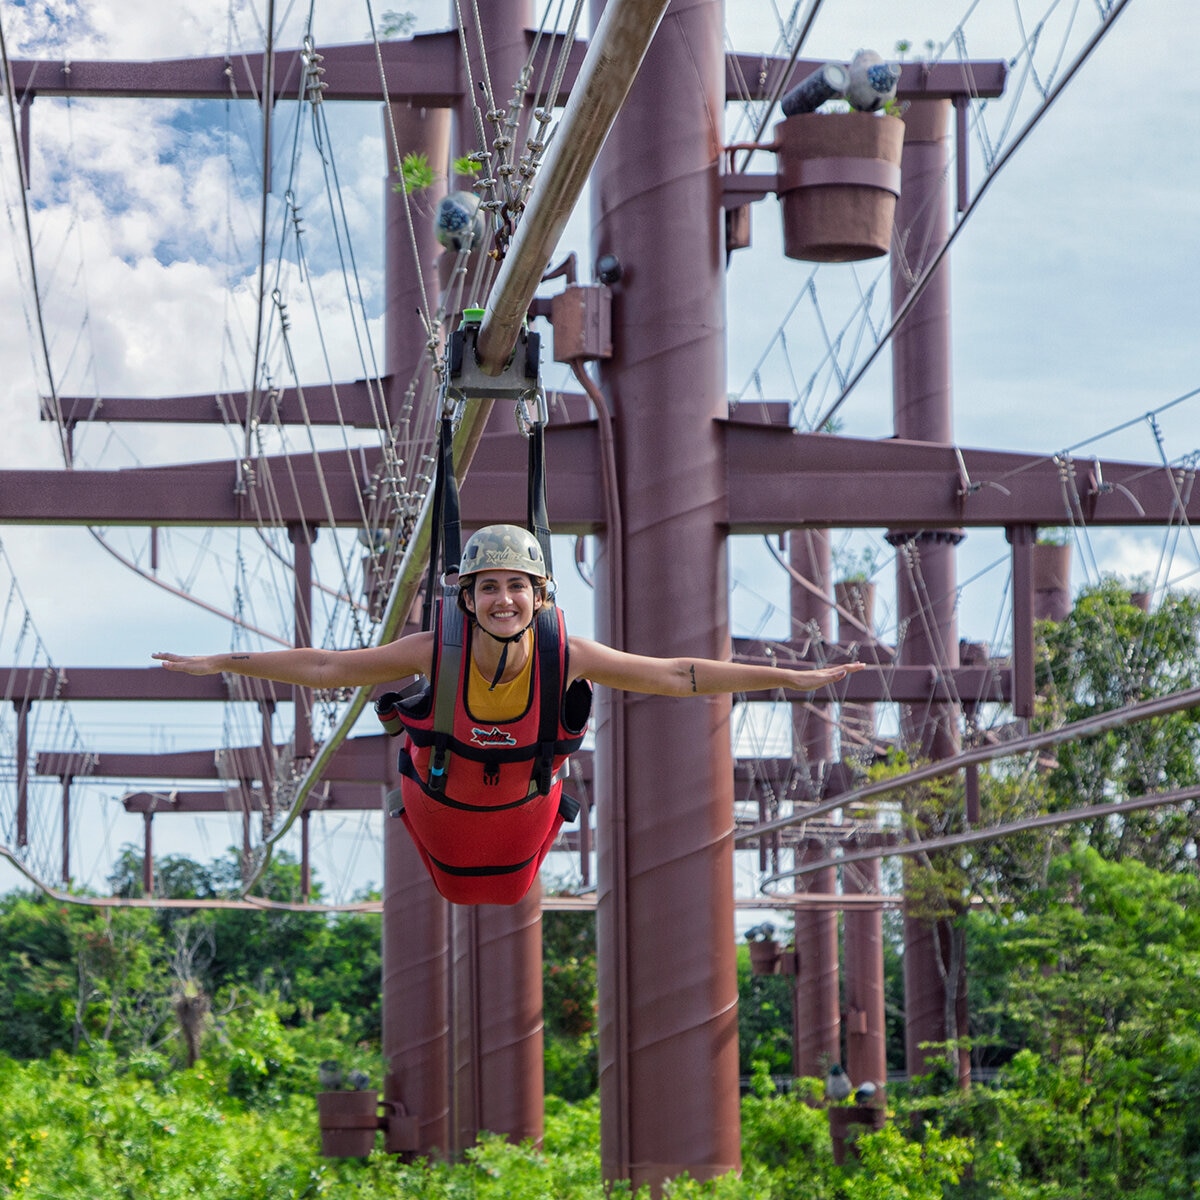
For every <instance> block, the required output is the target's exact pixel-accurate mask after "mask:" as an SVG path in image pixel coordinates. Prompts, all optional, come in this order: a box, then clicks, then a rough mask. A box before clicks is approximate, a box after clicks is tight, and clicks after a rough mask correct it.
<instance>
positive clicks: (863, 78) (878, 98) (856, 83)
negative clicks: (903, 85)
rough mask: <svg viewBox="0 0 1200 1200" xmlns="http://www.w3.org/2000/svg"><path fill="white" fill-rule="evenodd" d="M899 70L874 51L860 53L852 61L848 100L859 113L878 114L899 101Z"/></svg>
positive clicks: (847, 93)
mask: <svg viewBox="0 0 1200 1200" xmlns="http://www.w3.org/2000/svg"><path fill="white" fill-rule="evenodd" d="M899 82H900V68H899V67H898V66H896V65H895V64H894V63H886V62H884V61H883V59H882V58H881V57H880V56H879V54H878V53H877V52H876V51H874V50H860V51H859V52H858V53H857V54H856V55H855V56H854V57H853V58H852V59H851V60H850V83H849V85H848V86H847V88H846V99H847V100H848V101H849V102H850V107H851V108H855V109H857V110H858V111H859V112H878V111H879V110H880V109H881V108H883V106H884V105H885V104H887V103H889V101H892V100H894V99H895V98H896V85H897V84H898V83H899Z"/></svg>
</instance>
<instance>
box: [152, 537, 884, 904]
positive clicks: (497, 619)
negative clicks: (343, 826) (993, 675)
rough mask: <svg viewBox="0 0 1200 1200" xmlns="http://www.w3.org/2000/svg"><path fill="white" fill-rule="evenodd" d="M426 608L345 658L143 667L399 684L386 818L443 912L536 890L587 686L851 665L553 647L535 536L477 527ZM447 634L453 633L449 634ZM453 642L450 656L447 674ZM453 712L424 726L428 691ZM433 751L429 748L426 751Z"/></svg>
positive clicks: (583, 715) (675, 684)
mask: <svg viewBox="0 0 1200 1200" xmlns="http://www.w3.org/2000/svg"><path fill="white" fill-rule="evenodd" d="M445 607H446V606H445V605H442V606H439V617H438V626H439V627H438V628H437V629H434V630H426V631H423V632H420V633H413V634H409V635H408V636H406V637H401V638H398V639H397V640H395V641H393V642H389V643H387V644H386V645H383V646H372V647H366V648H363V649H356V650H318V649H310V648H307V647H300V648H296V649H291V650H267V651H263V652H262V653H255V654H246V653H225V654H205V655H182V654H172V653H168V652H161V653H157V654H155V655H154V656H153V657H154V658H156V659H158V660H159V661H161V662H162V665H163V666H164V667H165V668H166V669H167V670H168V671H178V672H182V673H184V674H188V675H215V674H220V673H225V672H228V673H231V674H235V675H245V676H248V677H250V678H254V679H270V680H274V681H275V682H277V683H286V684H294V685H298V686H300V687H309V688H316V689H330V688H342V687H373V686H377V685H380V684H387V683H392V682H395V681H397V680H402V679H406V678H408V677H410V676H413V675H419V676H423V677H424V678H425V679H426V680H428V681H429V683H428V686H427V687H425V688H424V689H423V690H422V691H421V692H420V693H419V694H418V695H417V696H415V697H412V698H409V699H402V698H401V697H399V696H397V695H395V694H389V695H387V696H385V697H383V698H381V700H379V701H377V704H376V709H377V711H378V712H379V715H380V717H381V719H382V720H384V722H385V726H387V727H389V732H393V731H394V732H400V731H403V732H404V733H405V734H406V738H405V744H404V748H403V750H402V751H401V755H400V761H401V772H402V774H403V782H402V785H401V789H400V793H401V794H400V798H399V799H400V803H399V804H397V805H395V806H394V807H393V806H391V805H389V807H390V809H391V811H392V814H393V815H394V816H400V817H401V818H402V819H403V820H404V822H405V824H406V826H407V827H408V829H409V832H410V833H411V834H412V837H413V841H414V842H415V843H416V845H417V848H418V850H419V851H420V853H421V857H422V859H423V860H424V862H425V865H426V867H427V868H428V869H429V872H430V874H431V876H432V877H433V880H434V883H435V885H436V886H437V888H438V891H439V892H441V894H442V895H443V896H445V897H446V899H448V900H450V901H452V902H454V903H456V904H515V903H516V902H517V901H518V900H520V899H521V898H522V897H523V896H524V895H525V894H526V892H528V890H529V888H530V887H531V886H532V884H533V881H534V879H535V878H536V877H537V872H538V868H539V867H540V866H541V863H542V860H543V859H544V858H545V857H546V855H547V854H548V853H549V851H550V847H551V846H552V845H553V843H554V839H555V837H556V836H557V834H558V831H559V828H560V827H561V825H562V823H563V821H564V819H568V820H573V819H574V817H575V815H576V813H577V812H578V805H577V804H576V803H575V802H574V801H571V800H570V799H569V797H564V796H563V794H562V786H563V778H564V777H565V770H564V767H565V764H566V760H567V757H568V755H569V754H570V753H572V751H574V750H576V749H578V747H579V744H580V742H581V741H582V738H583V734H584V732H585V730H586V728H587V722H588V718H589V716H590V713H591V702H592V689H591V685H592V684H601V685H603V686H605V687H610V688H614V689H617V690H621V691H627V692H638V693H642V694H645V695H654V696H680V697H683V696H706V695H717V694H722V693H728V694H732V693H734V692H750V691H763V690H767V689H771V688H786V689H788V690H791V691H813V690H815V689H817V688H821V687H825V686H826V685H828V684H831V683H836V682H838V681H839V680H841V679H844V678H845V677H846V676H847V675H848V674H849V673H851V672H853V671H859V670H862V669H863V664H862V663H851V664H847V665H844V666H837V667H825V668H820V669H817V670H808V671H796V670H789V669H788V668H785V667H770V666H758V665H753V664H742V663H734V662H724V661H720V660H717V659H708V658H688V657H681V658H654V657H651V656H647V655H642V654H629V653H627V652H625V651H622V650H616V649H614V648H613V647H611V646H607V645H605V644H604V643H602V642H597V641H593V640H591V639H589V638H571V639H570V642H569V643H568V641H567V637H566V628H565V624H564V622H563V619H562V614H561V610H559V609H558V607H557V605H556V604H555V603H554V599H553V595H552V593H551V592H550V589H549V578H548V570H547V567H546V562H545V557H544V555H543V552H542V548H541V545H540V543H539V541H538V539H537V537H536V536H535V535H534V534H532V533H530V532H528V531H527V530H525V529H522V528H521V527H520V526H516V525H489V526H486V527H485V528H483V529H481V530H479V531H478V532H477V533H475V534H474V535H473V536H472V537H471V538H470V539H469V540H468V541H467V544H466V545H465V546H464V547H463V554H462V562H461V566H460V570H459V572H458V607H459V609H460V610H461V612H460V613H459V614H455V613H454V612H452V611H443V610H444V608H445ZM452 626H453V627H454V628H453V629H452V628H451V627H452ZM447 634H449V635H450V639H449V641H450V645H451V646H453V645H454V644H455V641H454V635H460V639H459V640H458V641H457V645H458V646H460V647H461V649H462V652H461V654H460V656H459V662H458V663H456V664H453V665H450V666H449V667H448V663H450V662H451V659H452V654H451V653H450V652H448V651H447V641H448V638H447ZM447 679H449V683H450V687H449V688H446V689H445V691H443V693H442V694H443V695H444V696H448V697H450V698H451V699H450V702H451V703H452V705H453V713H452V716H451V718H450V721H449V722H448V723H449V725H450V727H451V728H450V730H449V732H448V734H445V733H443V734H442V736H441V738H440V739H439V736H438V733H437V730H436V728H435V726H436V724H437V721H436V713H435V709H436V707H437V704H436V699H437V694H438V684H439V682H445V681H446V680H447ZM439 741H440V744H439Z"/></svg>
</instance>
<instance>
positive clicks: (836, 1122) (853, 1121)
mask: <svg viewBox="0 0 1200 1200" xmlns="http://www.w3.org/2000/svg"><path fill="white" fill-rule="evenodd" d="M828 1113H829V1137H830V1140H831V1141H832V1143H833V1161H834V1162H835V1163H836V1164H837V1165H838V1166H839V1167H840V1166H842V1165H843V1164H844V1163H845V1161H846V1156H847V1152H848V1153H849V1154H851V1155H853V1156H854V1157H856V1158H857V1157H858V1149H857V1147H856V1146H855V1145H854V1143H855V1142H856V1141H857V1140H858V1138H859V1135H860V1134H863V1133H874V1132H876V1131H877V1130H880V1129H882V1128H883V1127H884V1126H885V1125H886V1124H887V1111H886V1110H885V1109H883V1108H880V1107H876V1106H874V1105H870V1106H867V1105H860V1104H849V1105H845V1106H841V1105H838V1106H833V1107H830V1108H829V1109H828Z"/></svg>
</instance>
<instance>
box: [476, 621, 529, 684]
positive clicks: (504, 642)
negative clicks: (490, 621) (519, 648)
mask: <svg viewBox="0 0 1200 1200" xmlns="http://www.w3.org/2000/svg"><path fill="white" fill-rule="evenodd" d="M535 615H536V614H535ZM474 620H475V628H476V629H479V630H480V631H482V632H483V633H486V634H487V635H488V637H490V638H491V639H492V641H493V642H499V643H500V645H501V650H500V662H499V664H498V665H497V667H496V673H495V675H493V676H492V682H491V683H489V684H488V691H489V692H494V691H495V690H496V684H498V683H499V682H500V677H501V676H502V675H503V674H504V668H505V667H506V666H508V648H509V646H511V645H512V644H513V643H514V642H519V641H520V640H521V639H522V638H523V637H524V636H525V635H526V634H527V633H528V632H529V631H530V630H531V629H532V628H533V622H532V621H530V622H529V624H528V625H526V626H525V628H524V629H522V630H521V632H520V633H514V634H513V635H512V636H511V637H497V636H496V634H494V633H492V632H490V631H489V630H487V629H484V628H483V626H482V625H480V623H479V618H478V617H475V618H474Z"/></svg>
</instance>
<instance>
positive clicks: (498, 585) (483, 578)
mask: <svg viewBox="0 0 1200 1200" xmlns="http://www.w3.org/2000/svg"><path fill="white" fill-rule="evenodd" d="M464 598H465V599H466V602H467V607H468V608H469V610H470V611H471V612H473V613H474V614H475V619H476V620H477V621H478V622H479V624H480V625H481V626H482V627H483V629H484V630H486V631H487V632H488V633H491V634H494V635H496V636H497V637H500V638H506V637H512V636H514V635H515V634H518V633H520V632H521V631H522V630H524V629H526V628H527V627H528V625H529V623H530V622H531V621H532V620H533V616H534V613H536V612H537V610H538V609H539V608H540V607H541V603H542V598H541V595H540V593H539V591H538V589H537V588H536V587H535V586H534V582H533V580H532V579H531V578H530V577H529V576H528V575H526V574H524V573H523V572H521V571H480V572H479V573H478V574H477V575H475V576H474V586H473V587H472V588H471V590H470V591H469V592H467V593H465V594H464Z"/></svg>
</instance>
